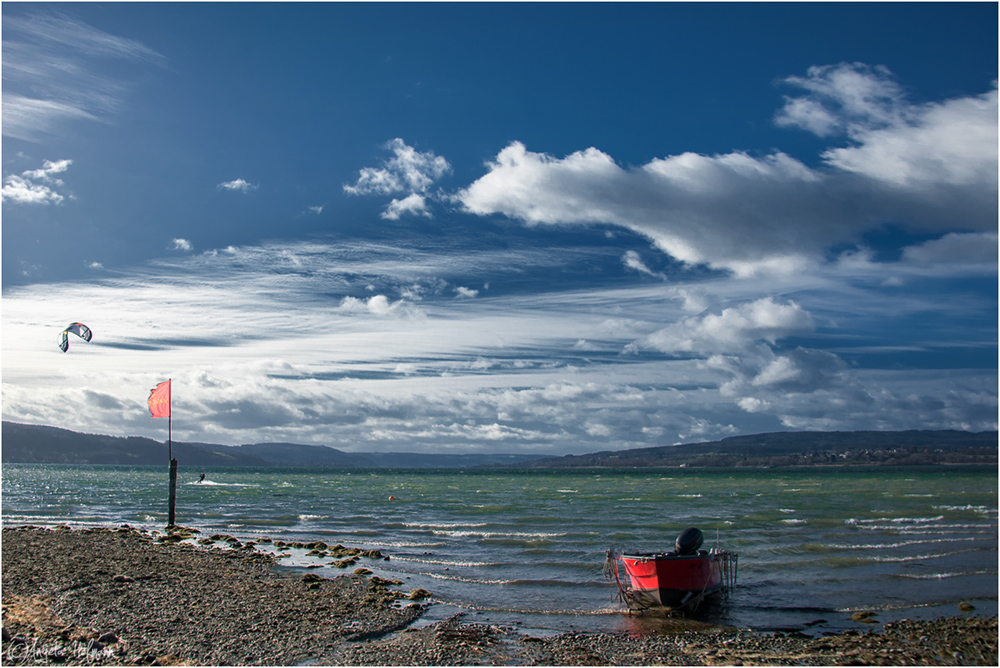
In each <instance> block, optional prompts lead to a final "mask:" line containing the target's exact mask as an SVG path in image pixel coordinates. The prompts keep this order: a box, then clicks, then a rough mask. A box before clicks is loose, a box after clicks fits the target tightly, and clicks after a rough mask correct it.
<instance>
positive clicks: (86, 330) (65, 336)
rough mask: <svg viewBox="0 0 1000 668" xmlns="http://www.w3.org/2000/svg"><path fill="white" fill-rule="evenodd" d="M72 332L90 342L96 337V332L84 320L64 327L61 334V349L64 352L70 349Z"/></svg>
mask: <svg viewBox="0 0 1000 668" xmlns="http://www.w3.org/2000/svg"><path fill="white" fill-rule="evenodd" d="M70 332H72V333H74V334H76V335H77V336H79V337H80V338H81V339H83V340H84V341H87V342H88V343H89V342H90V339H92V338H93V337H94V334H93V333H92V332H91V331H90V327H87V326H86V325H85V324H83V323H82V322H74V323H73V324H72V325H70V326H69V327H67V328H66V329H64V330H63V331H62V333H61V334H59V349H60V350H62V351H63V352H66V351H67V350H69V333H70Z"/></svg>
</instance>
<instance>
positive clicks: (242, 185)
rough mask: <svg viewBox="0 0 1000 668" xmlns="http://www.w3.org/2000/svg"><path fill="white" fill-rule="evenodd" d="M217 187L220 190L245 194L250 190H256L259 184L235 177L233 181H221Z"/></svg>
mask: <svg viewBox="0 0 1000 668" xmlns="http://www.w3.org/2000/svg"><path fill="white" fill-rule="evenodd" d="M216 187H217V188H218V189H219V190H232V191H235V192H241V193H244V194H246V193H248V192H250V191H251V190H256V189H257V188H258V186H256V185H254V184H253V183H250V182H249V181H246V180H244V179H234V180H232V181H226V182H225V183H220V184H219V185H218V186H216Z"/></svg>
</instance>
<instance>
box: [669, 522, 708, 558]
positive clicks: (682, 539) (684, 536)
mask: <svg viewBox="0 0 1000 668" xmlns="http://www.w3.org/2000/svg"><path fill="white" fill-rule="evenodd" d="M704 540H705V537H704V536H703V535H702V533H701V530H699V529H695V528H694V527H691V528H690V529H684V531H681V534H680V535H679V536H677V541H676V542H675V543H674V552H676V553H677V554H678V555H686V554H697V552H698V548H699V547H701V544H702V541H704Z"/></svg>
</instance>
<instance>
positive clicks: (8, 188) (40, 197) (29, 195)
mask: <svg viewBox="0 0 1000 668" xmlns="http://www.w3.org/2000/svg"><path fill="white" fill-rule="evenodd" d="M72 164H73V161H72V160H56V161H55V162H53V161H50V160H46V161H45V163H44V165H43V166H42V167H41V168H39V169H29V170H27V171H25V172H22V173H21V175H20V176H18V175H17V174H10V175H8V176H5V177H4V180H3V191H2V198H3V200H4V201H10V202H17V203H19V204H59V203H60V202H62V201H63V200H64V199H66V198H65V196H63V195H62V194H60V193H59V192H58V191H57V190H56V189H57V188H60V187H62V186H63V181H62V179H59V178H56V176H55V175H56V174H61V173H63V172H65V171H66V170H67V169H69V166H70V165H72Z"/></svg>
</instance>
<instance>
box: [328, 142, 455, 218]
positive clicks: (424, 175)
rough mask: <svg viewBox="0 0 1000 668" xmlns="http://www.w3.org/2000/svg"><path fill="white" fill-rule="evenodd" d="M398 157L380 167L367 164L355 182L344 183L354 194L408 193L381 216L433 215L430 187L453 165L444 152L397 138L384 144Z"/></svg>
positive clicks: (347, 190) (349, 191)
mask: <svg viewBox="0 0 1000 668" xmlns="http://www.w3.org/2000/svg"><path fill="white" fill-rule="evenodd" d="M385 148H386V149H387V150H391V151H392V152H393V154H394V156H395V157H393V158H392V159H390V160H387V161H383V163H382V166H381V167H365V168H363V169H361V170H360V173H359V176H358V180H357V182H355V183H354V185H344V191H345V192H347V193H348V194H351V195H397V194H404V193H405V194H406V196H405V197H403V198H402V199H393V200H392V202H391V203H390V204H389V206H388V207H387V208H386V210H385V211H384V212H383V213H382V217H383V218H386V219H389V220H397V219H398V218H399V217H400V216H401V215H404V214H415V215H420V216H425V217H428V218H429V217H431V214H430V211H429V210H428V208H427V202H426V198H427V195H428V191H429V189H430V187H431V186H432V185H434V183H435V182H436V181H438V180H439V179H440V178H441V177H442V176H444V175H445V174H448V173H450V172H451V165H450V164H448V161H447V160H445V159H444V158H442V157H441V156H438V155H434V153H433V152H430V151H427V152H424V153H421V152H420V151H417V150H416V149H415V148H413V147H412V146H407V144H406V142H404V141H403V140H402V139H399V138H396V139H393V140H391V141H389V142H387V143H386V144H385Z"/></svg>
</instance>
